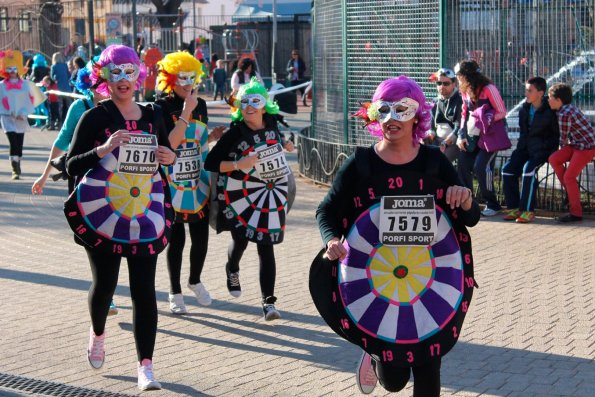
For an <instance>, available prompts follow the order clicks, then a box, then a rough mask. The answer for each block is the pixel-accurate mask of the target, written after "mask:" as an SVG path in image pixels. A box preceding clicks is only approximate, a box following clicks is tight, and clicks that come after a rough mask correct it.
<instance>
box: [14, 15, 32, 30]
mask: <svg viewBox="0 0 595 397" xmlns="http://www.w3.org/2000/svg"><path fill="white" fill-rule="evenodd" d="M18 21H19V32H31V31H33V23H32V20H31V12H29V11H21V12H20V13H19V18H18Z"/></svg>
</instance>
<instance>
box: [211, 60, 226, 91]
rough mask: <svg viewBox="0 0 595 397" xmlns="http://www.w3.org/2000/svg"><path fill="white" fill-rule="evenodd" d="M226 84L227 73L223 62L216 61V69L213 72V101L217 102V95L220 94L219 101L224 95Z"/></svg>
mask: <svg viewBox="0 0 595 397" xmlns="http://www.w3.org/2000/svg"><path fill="white" fill-rule="evenodd" d="M226 82H227V73H226V72H225V68H224V67H223V61H222V60H221V59H219V60H217V67H216V68H215V70H214V71H213V85H214V86H215V96H214V98H213V100H215V101H216V100H217V95H218V94H221V99H223V97H224V95H225V83H226Z"/></svg>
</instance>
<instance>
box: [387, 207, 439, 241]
mask: <svg viewBox="0 0 595 397" xmlns="http://www.w3.org/2000/svg"><path fill="white" fill-rule="evenodd" d="M379 230H380V242H381V243H382V244H384V245H419V246H426V245H428V244H431V243H432V241H433V240H434V236H435V235H436V230H437V221H436V209H435V204H434V197H433V196H385V197H382V201H381V204H380V228H379Z"/></svg>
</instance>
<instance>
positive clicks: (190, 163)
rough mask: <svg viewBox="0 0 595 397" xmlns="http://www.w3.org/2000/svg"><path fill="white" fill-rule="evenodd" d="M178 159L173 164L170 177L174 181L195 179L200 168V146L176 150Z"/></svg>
mask: <svg viewBox="0 0 595 397" xmlns="http://www.w3.org/2000/svg"><path fill="white" fill-rule="evenodd" d="M176 154H177V157H178V159H177V160H176V164H175V165H174V172H173V175H172V179H173V180H174V181H175V182H187V181H195V180H197V179H198V177H199V176H200V170H201V169H202V161H201V152H200V146H197V147H192V148H188V149H178V150H176Z"/></svg>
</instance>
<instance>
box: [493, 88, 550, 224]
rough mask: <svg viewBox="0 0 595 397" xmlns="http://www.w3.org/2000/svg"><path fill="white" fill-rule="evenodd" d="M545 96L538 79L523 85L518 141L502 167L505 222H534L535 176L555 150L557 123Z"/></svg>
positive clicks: (545, 89) (536, 182)
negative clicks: (523, 96) (523, 94)
mask: <svg viewBox="0 0 595 397" xmlns="http://www.w3.org/2000/svg"><path fill="white" fill-rule="evenodd" d="M546 92H547V84H546V81H545V79H543V78H542V77H532V78H530V79H529V80H527V82H526V83H525V97H526V100H525V103H524V104H523V107H522V108H521V110H520V111H519V126H520V130H521V132H520V136H519V141H518V143H517V147H516V149H515V150H514V151H513V152H512V155H511V156H510V160H508V162H507V163H506V164H505V165H504V167H502V179H503V183H504V187H503V189H504V198H505V200H506V205H507V207H508V212H507V214H506V215H505V216H504V219H505V220H509V221H516V222H517V223H528V222H531V221H532V220H533V219H534V218H535V197H536V194H537V187H538V181H537V177H536V176H535V173H536V172H537V170H538V169H539V167H541V166H542V165H543V164H544V163H545V162H546V161H547V159H548V157H549V156H550V154H552V153H553V152H554V151H555V150H556V149H557V148H558V140H559V136H560V132H559V127H558V121H557V118H556V113H555V112H554V111H553V110H552V109H550V106H549V104H548V101H547V97H546V96H545V93H546ZM519 177H520V178H521V189H520V192H519Z"/></svg>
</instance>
